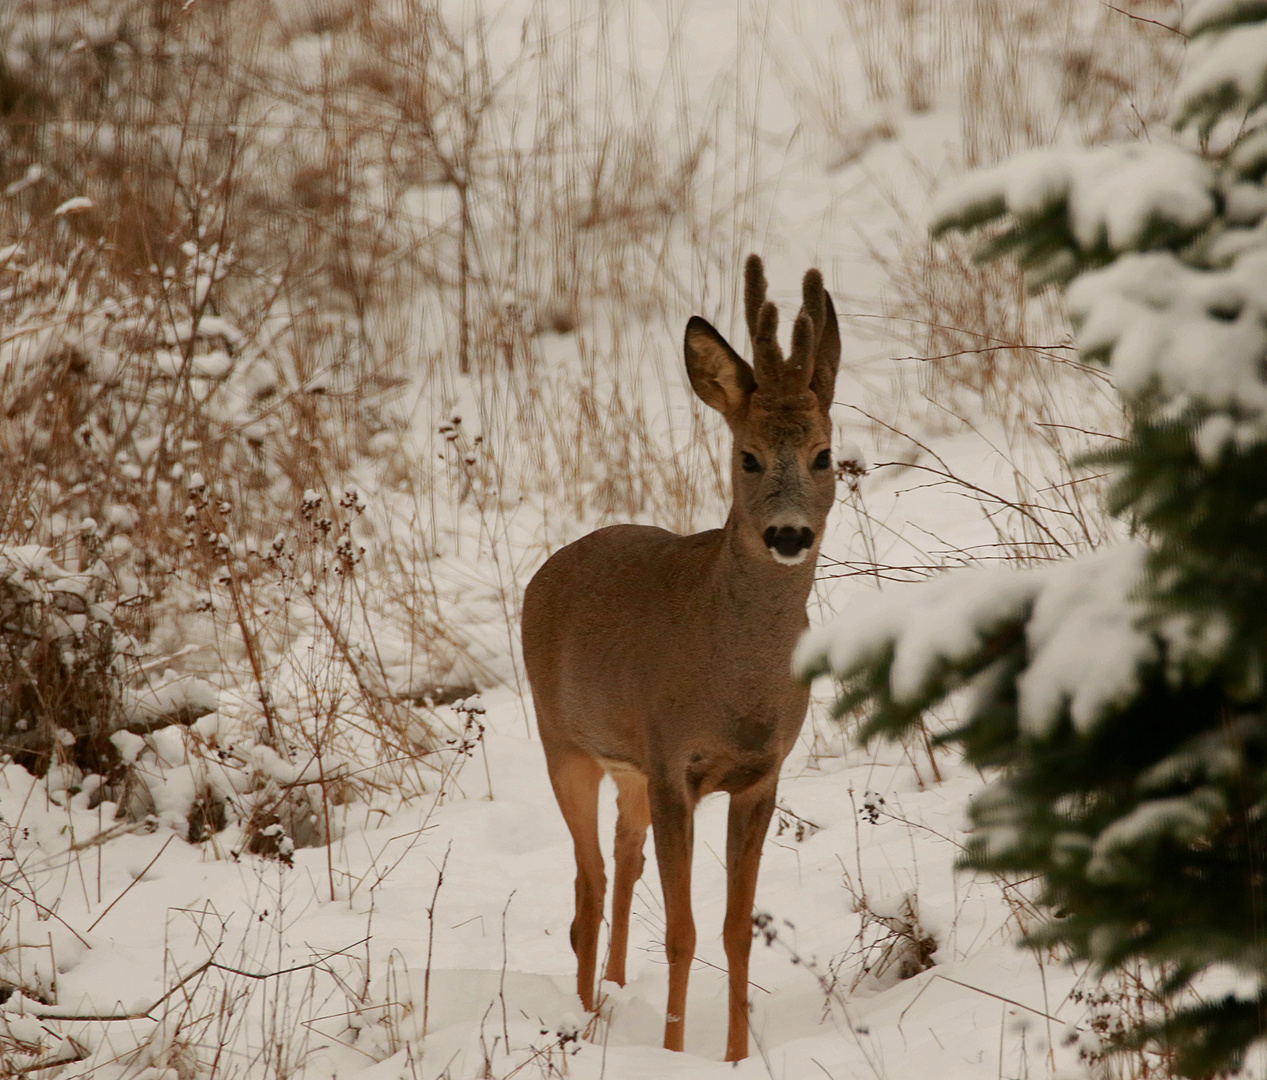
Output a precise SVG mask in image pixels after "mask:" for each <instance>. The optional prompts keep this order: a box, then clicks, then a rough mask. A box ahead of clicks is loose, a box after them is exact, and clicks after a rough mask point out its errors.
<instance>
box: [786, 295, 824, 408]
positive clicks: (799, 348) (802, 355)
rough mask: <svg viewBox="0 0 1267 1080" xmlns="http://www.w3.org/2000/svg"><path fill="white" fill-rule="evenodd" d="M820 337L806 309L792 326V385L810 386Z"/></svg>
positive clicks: (790, 374)
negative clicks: (817, 341) (814, 352)
mask: <svg viewBox="0 0 1267 1080" xmlns="http://www.w3.org/2000/svg"><path fill="white" fill-rule="evenodd" d="M817 337H818V335H817V334H816V333H815V332H814V323H813V321H812V318H811V316H810V313H809V312H808V311H806V310H805V309H804V308H802V309H801V311H800V313H799V314H798V315H797V316H796V322H794V323H793V324H792V355H791V356H790V357H788V362H787V365H786V367H787V376H788V380H789V381H790V382H791V383H792V385H794V386H795V385H797V384H800V385H801V386H802V388H803V387H805V386H808V385H809V381H810V376H811V375H812V374H813V373H814V360H813V357H812V355H811V354H812V353H813V351H814V340H815V339H816V338H817Z"/></svg>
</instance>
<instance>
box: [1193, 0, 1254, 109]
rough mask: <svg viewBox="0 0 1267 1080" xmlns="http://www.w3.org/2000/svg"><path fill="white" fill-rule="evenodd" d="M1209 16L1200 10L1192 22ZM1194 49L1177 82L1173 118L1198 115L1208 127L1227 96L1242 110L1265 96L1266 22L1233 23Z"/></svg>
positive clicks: (1203, 21)
mask: <svg viewBox="0 0 1267 1080" xmlns="http://www.w3.org/2000/svg"><path fill="white" fill-rule="evenodd" d="M1212 14H1213V13H1211V15H1212ZM1213 21H1215V20H1214V19H1213V18H1212V17H1210V18H1207V17H1206V16H1205V12H1204V11H1203V10H1201V9H1196V10H1194V11H1193V13H1192V17H1191V22H1192V24H1193V25H1195V26H1198V27H1199V26H1202V25H1208V24H1209V23H1210V22H1213ZM1192 51H1193V58H1192V60H1191V61H1190V63H1189V64H1188V67H1187V70H1186V71H1185V72H1184V74H1183V76H1182V78H1181V79H1180V80H1179V85H1178V86H1176V87H1175V99H1174V106H1173V113H1174V117H1175V119H1176V121H1177V122H1180V123H1186V122H1187V121H1189V120H1196V121H1197V123H1198V124H1200V125H1201V126H1202V127H1208V126H1209V125H1210V124H1212V123H1213V122H1214V120H1215V118H1216V116H1217V115H1218V114H1219V112H1220V111H1221V110H1222V109H1224V108H1225V107H1226V105H1227V103H1228V102H1229V101H1234V102H1236V103H1237V104H1238V105H1239V106H1240V108H1242V109H1244V110H1246V111H1248V110H1251V109H1255V108H1257V107H1258V106H1259V105H1261V104H1262V103H1263V102H1264V101H1267V26H1264V25H1262V24H1261V23H1258V24H1251V25H1247V26H1234V27H1232V28H1231V29H1229V30H1225V31H1223V32H1222V33H1212V34H1207V35H1206V36H1205V39H1204V40H1201V41H1198V42H1197V44H1196V45H1195V46H1194V47H1193V50H1192Z"/></svg>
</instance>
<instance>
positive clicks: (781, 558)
mask: <svg viewBox="0 0 1267 1080" xmlns="http://www.w3.org/2000/svg"><path fill="white" fill-rule="evenodd" d="M766 550H767V551H768V552H769V553H770V554H771V555H773V556H774V561H775V562H779V563H782V564H783V565H784V566H799V565H800V564H801V563H803V562H804V561H805V557H806V556H807V555H808V554H809V548H801V550H800V551H798V552H797V553H796V554H795V555H784V554H782V553H781V552H778V551H775V550H774V548H766Z"/></svg>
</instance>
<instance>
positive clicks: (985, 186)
mask: <svg viewBox="0 0 1267 1080" xmlns="http://www.w3.org/2000/svg"><path fill="white" fill-rule="evenodd" d="M1214 211H1215V178H1214V171H1213V170H1212V169H1211V167H1210V166H1209V165H1208V164H1207V163H1205V162H1203V161H1201V160H1200V159H1198V158H1196V157H1194V156H1193V155H1192V154H1190V153H1188V152H1186V151H1185V150H1182V149H1180V148H1179V147H1176V146H1169V145H1167V144H1165V143H1156V144H1154V143H1122V144H1115V145H1112V146H1102V147H1097V148H1095V149H1093V150H1081V149H1043V150H1035V151H1032V152H1030V153H1028V154H1022V155H1020V156H1019V157H1017V158H1014V159H1012V160H1010V161H1007V162H1005V163H1004V164H1002V165H998V166H996V167H994V168H992V169H985V170H982V171H980V172H977V173H973V174H971V175H969V176H968V177H966V178H965V179H963V180H960V181H958V182H956V183H955V184H953V185H951V186H950V187H949V188H947V189H946V191H945V192H943V193H942V194H941V195H940V196H939V197H938V198H937V200H936V201H935V202H934V204H933V210H932V218H933V228H934V229H935V230H939V231H942V230H945V229H948V228H954V227H964V226H967V225H971V224H973V223H975V222H977V221H980V220H982V219H983V218H984V217H986V216H993V215H995V214H999V213H1008V214H1012V215H1015V216H1016V217H1017V218H1020V219H1024V220H1034V219H1037V218H1041V217H1044V216H1045V215H1048V214H1051V213H1054V212H1063V213H1062V216H1066V217H1067V221H1068V227H1069V230H1070V232H1071V233H1072V235H1073V237H1074V239H1075V240H1076V241H1077V243H1078V246H1079V247H1080V248H1082V249H1083V250H1084V251H1092V250H1095V249H1097V248H1101V247H1106V248H1108V249H1109V250H1110V251H1130V250H1133V249H1135V248H1137V247H1138V246H1140V245H1141V244H1142V243H1143V242H1144V241H1145V240H1146V239H1147V238H1148V235H1149V231H1150V229H1151V228H1154V227H1155V225H1156V222H1157V221H1163V222H1165V223H1167V224H1168V225H1170V226H1172V227H1173V228H1174V229H1175V230H1176V231H1178V232H1182V233H1186V234H1193V233H1196V232H1198V231H1199V230H1200V229H1202V228H1203V227H1204V226H1205V225H1207V224H1209V222H1210V221H1211V220H1212V218H1213V216H1214Z"/></svg>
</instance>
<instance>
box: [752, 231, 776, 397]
mask: <svg viewBox="0 0 1267 1080" xmlns="http://www.w3.org/2000/svg"><path fill="white" fill-rule="evenodd" d="M765 290H766V283H765V267H764V266H763V265H762V263H761V257H760V256H759V255H749V256H748V261H747V262H746V263H745V264H744V291H743V308H744V315H745V316H746V317H747V320H748V333H749V334H751V335H752V359H753V367H754V368H755V369H756V376H757V385H758V386H777V385H778V384H779V381H780V379H781V377H782V372H783V350H782V349H780V348H779V338H778V332H779V309H778V308H776V307H775V306H774V304H772V303H771V302H770V301H769V300H767V299H766V298H765Z"/></svg>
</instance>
